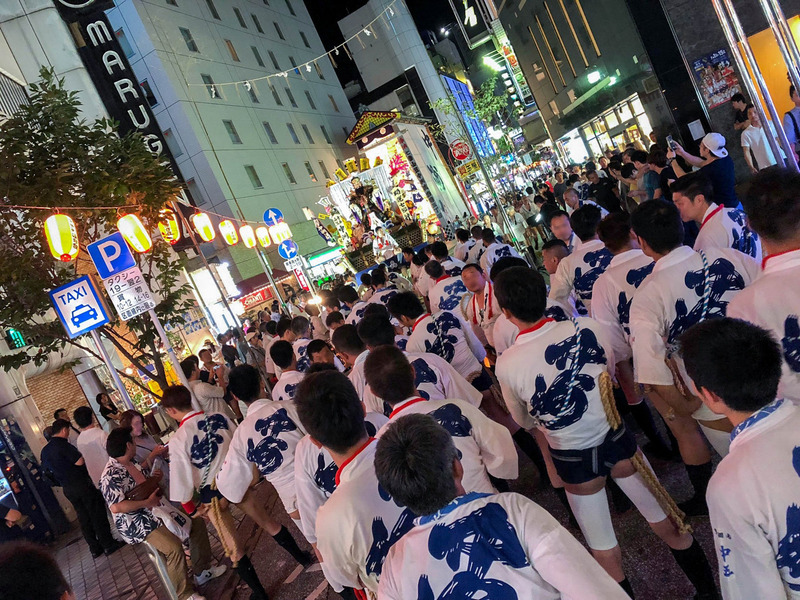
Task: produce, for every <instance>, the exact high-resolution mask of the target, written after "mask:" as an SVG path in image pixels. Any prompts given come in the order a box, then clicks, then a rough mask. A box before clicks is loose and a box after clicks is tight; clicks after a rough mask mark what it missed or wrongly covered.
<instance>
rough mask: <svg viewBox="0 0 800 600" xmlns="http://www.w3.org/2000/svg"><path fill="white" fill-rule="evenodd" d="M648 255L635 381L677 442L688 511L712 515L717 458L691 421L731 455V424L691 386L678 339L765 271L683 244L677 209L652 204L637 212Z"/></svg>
mask: <svg viewBox="0 0 800 600" xmlns="http://www.w3.org/2000/svg"><path fill="white" fill-rule="evenodd" d="M631 225H632V227H633V231H634V232H635V233H636V236H637V240H638V242H639V246H640V247H641V248H642V251H643V252H644V253H645V254H646V255H647V256H649V257H651V258H652V259H653V260H654V261H655V263H656V264H655V266H654V267H653V271H652V273H650V275H649V276H648V277H647V279H646V280H645V281H644V283H642V284H641V285H640V286H639V288H638V289H637V290H636V293H634V295H633V302H632V303H631V310H630V330H631V336H630V341H631V348H632V350H633V366H634V379H635V380H636V382H637V383H639V384H641V385H643V386H645V392H646V393H647V395H648V397H649V398H650V400H651V401H652V402H653V405H654V406H655V407H656V409H657V410H658V411H659V412H660V413H661V415H662V416H663V417H664V419H665V421H666V423H667V425H668V426H669V428H670V430H671V431H672V433H673V434H674V435H675V437H676V439H677V440H678V445H679V448H680V452H681V457H682V458H683V462H684V464H686V470H687V474H688V475H689V479H690V481H691V482H692V486H693V487H694V490H695V496H694V497H693V498H691V499H690V500H689V501H687V502H686V503H683V504H681V509H682V510H683V511H684V512H687V513H688V514H706V510H707V508H706V504H705V489H706V486H707V485H708V479H709V478H710V477H711V454H710V452H709V450H708V446H707V445H706V443H705V441H704V440H703V439H702V437H701V435H700V433H699V432H698V430H697V426H696V425H695V424H694V423H692V422H691V420H690V419H694V420H695V421H696V422H697V423H698V424H699V425H700V428H701V429H702V432H703V434H704V435H705V437H706V439H708V441H709V442H710V443H711V444H712V445H713V446H714V448H715V449H716V451H717V452H718V453H719V454H720V455H721V456H724V455H725V454H727V451H728V446H729V445H730V431H731V429H732V426H731V424H730V423H729V422H728V421H727V419H725V417H724V416H723V415H717V414H714V413H713V412H711V411H710V410H709V409H708V407H706V406H705V405H703V403H702V401H701V400H700V399H699V398H697V397H696V394H695V393H694V391H693V390H692V389H691V382H690V381H688V378H686V377H685V374H684V370H683V361H682V360H681V359H680V356H679V355H678V353H677V348H678V338H679V337H680V335H681V334H682V333H683V332H684V331H686V330H687V329H688V328H689V327H691V326H692V325H694V324H696V323H699V322H700V321H704V320H706V319H717V318H720V317H723V316H725V309H726V307H727V305H728V302H730V301H731V300H732V299H733V298H734V297H735V296H736V294H737V293H739V292H740V291H741V290H742V289H744V287H745V286H746V285H749V284H750V282H752V281H753V280H754V279H755V278H756V276H757V274H758V264H757V263H756V262H755V261H754V260H753V259H752V258H750V257H749V256H747V255H745V254H743V253H741V252H739V251H737V250H732V249H730V248H709V249H708V250H703V251H700V252H695V251H694V250H693V249H691V248H688V247H686V246H682V245H681V244H682V242H683V222H682V220H681V216H680V214H679V212H678V209H677V208H676V207H675V205H674V204H670V203H668V202H664V201H661V200H649V201H646V202H643V203H642V204H640V205H639V206H638V207H637V208H636V210H634V212H633V214H632V215H631Z"/></svg>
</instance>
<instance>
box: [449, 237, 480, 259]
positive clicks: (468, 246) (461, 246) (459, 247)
mask: <svg viewBox="0 0 800 600" xmlns="http://www.w3.org/2000/svg"><path fill="white" fill-rule="evenodd" d="M475 244H476V242H475V240H473V239H472V238H470V239H468V240H467V241H466V242H463V243H462V242H459V243H458V244H456V248H455V250H453V256H454V257H455V258H457V259H458V260H460V261H462V262H466V260H467V255H468V254H469V251H470V250H472V247H473V246H474V245H475Z"/></svg>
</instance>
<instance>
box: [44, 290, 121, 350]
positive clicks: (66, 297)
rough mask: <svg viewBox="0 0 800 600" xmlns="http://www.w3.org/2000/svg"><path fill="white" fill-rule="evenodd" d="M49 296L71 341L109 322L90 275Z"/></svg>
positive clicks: (52, 292)
mask: <svg viewBox="0 0 800 600" xmlns="http://www.w3.org/2000/svg"><path fill="white" fill-rule="evenodd" d="M49 296H50V301H51V302H52V303H53V307H54V308H55V310H56V314H57V315H58V318H59V319H60V320H61V323H62V324H63V325H64V329H65V330H66V331H67V335H68V336H69V337H70V339H74V338H76V337H78V336H80V335H83V334H84V333H89V332H90V331H92V330H93V329H97V328H98V327H100V326H101V325H105V324H106V323H108V322H109V319H108V314H107V313H106V310H105V307H104V306H103V302H102V301H101V300H100V296H99V295H98V293H97V290H96V289H95V287H94V284H93V283H92V280H91V279H90V278H89V276H88V275H84V276H83V277H79V278H78V279H76V280H75V281H72V282H70V283H68V284H66V285H62V286H61V287H58V288H56V289H54V290H50V292H49Z"/></svg>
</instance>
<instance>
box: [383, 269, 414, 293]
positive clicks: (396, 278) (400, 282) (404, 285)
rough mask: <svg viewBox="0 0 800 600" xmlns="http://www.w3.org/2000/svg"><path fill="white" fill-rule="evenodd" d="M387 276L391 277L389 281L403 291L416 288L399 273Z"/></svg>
mask: <svg viewBox="0 0 800 600" xmlns="http://www.w3.org/2000/svg"><path fill="white" fill-rule="evenodd" d="M387 277H388V278H389V283H391V284H392V285H393V286H395V287H396V288H397V289H398V290H400V291H401V292H410V291H412V290H413V289H414V286H413V285H411V282H410V281H409V280H408V279H406V278H405V277H403V276H402V275H400V274H399V273H389V275H387Z"/></svg>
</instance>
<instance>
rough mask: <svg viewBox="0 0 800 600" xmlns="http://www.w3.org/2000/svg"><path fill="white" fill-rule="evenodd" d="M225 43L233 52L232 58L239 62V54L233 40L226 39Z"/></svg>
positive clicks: (229, 50)
mask: <svg viewBox="0 0 800 600" xmlns="http://www.w3.org/2000/svg"><path fill="white" fill-rule="evenodd" d="M225 45H226V46H227V47H228V52H230V53H231V58H232V59H233V60H235V61H236V62H239V54H238V53H237V52H236V48H234V47H233V42H232V41H230V40H225Z"/></svg>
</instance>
